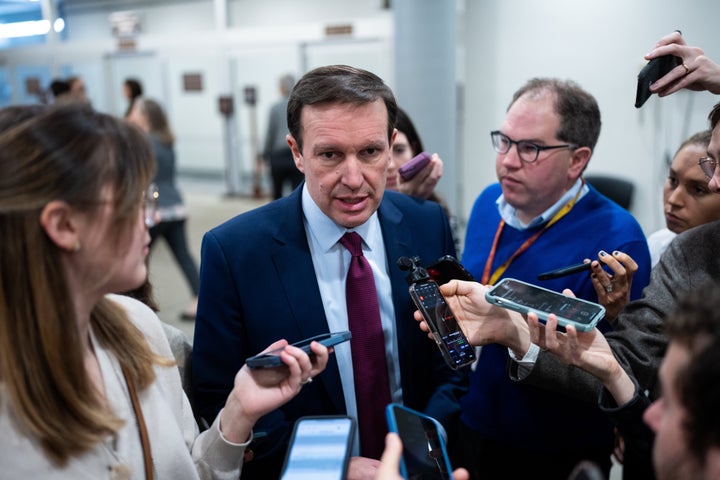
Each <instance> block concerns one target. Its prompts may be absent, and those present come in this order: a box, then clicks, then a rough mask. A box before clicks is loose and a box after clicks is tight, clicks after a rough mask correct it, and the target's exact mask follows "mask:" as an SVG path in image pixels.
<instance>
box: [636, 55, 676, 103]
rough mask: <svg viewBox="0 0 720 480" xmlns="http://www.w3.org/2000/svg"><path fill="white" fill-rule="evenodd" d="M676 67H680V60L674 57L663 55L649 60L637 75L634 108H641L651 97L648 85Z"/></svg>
mask: <svg viewBox="0 0 720 480" xmlns="http://www.w3.org/2000/svg"><path fill="white" fill-rule="evenodd" d="M678 65H682V59H681V58H680V57H676V56H675V55H663V56H662V57H656V58H653V59H652V60H650V61H649V62H648V63H647V65H645V66H644V67H643V69H642V70H640V73H639V74H638V81H637V92H636V93H635V108H640V107H642V106H643V104H644V103H645V102H646V101H647V99H648V98H650V95H652V92H650V85H652V84H653V83H655V82H656V81H658V80H660V79H661V78H662V77H664V76H665V75H667V74H668V73H669V72H670V70H672V69H673V68H675V67H677V66H678Z"/></svg>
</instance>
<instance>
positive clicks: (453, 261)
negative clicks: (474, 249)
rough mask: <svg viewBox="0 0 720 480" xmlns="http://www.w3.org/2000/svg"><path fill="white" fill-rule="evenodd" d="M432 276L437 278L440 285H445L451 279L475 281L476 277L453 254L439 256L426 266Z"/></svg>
mask: <svg viewBox="0 0 720 480" xmlns="http://www.w3.org/2000/svg"><path fill="white" fill-rule="evenodd" d="M425 270H427V272H428V274H429V275H430V278H432V279H433V280H435V281H436V282H437V283H438V285H443V284H445V283H447V282H449V281H450V280H453V279H457V280H466V281H470V282H474V281H475V278H474V277H473V276H472V275H471V274H470V272H468V271H467V270H466V269H465V267H463V266H462V264H461V263H460V262H459V261H458V260H457V258H455V257H453V256H452V255H445V256H444V257H440V258H438V259H437V260H436V261H435V262H433V263H431V264H430V265H428V266H427V267H425Z"/></svg>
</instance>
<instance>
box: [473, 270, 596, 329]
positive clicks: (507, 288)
mask: <svg viewBox="0 0 720 480" xmlns="http://www.w3.org/2000/svg"><path fill="white" fill-rule="evenodd" d="M485 297H486V298H487V300H488V301H489V302H491V303H494V304H496V305H498V306H500V307H504V308H509V309H511V310H516V311H519V312H521V313H523V314H527V313H528V312H535V313H537V314H538V317H539V318H540V320H542V321H545V320H547V317H548V315H549V314H551V313H554V314H555V315H556V316H557V317H558V324H559V325H562V326H566V325H573V326H574V327H575V328H576V329H578V330H580V331H588V330H592V329H593V328H594V327H595V325H597V323H598V322H599V321H600V320H601V319H602V318H603V316H605V308H604V307H603V306H602V305H599V304H597V303H593V302H588V301H586V300H582V299H579V298H572V297H568V296H566V295H563V294H561V293H558V292H554V291H552V290H548V289H545V288H541V287H538V286H535V285H531V284H529V283H525V282H522V281H520V280H515V279H512V278H505V279H503V280H502V281H501V282H500V283H499V284H497V285H496V286H495V287H493V288H492V289H491V290H488V292H487V293H486V294H485Z"/></svg>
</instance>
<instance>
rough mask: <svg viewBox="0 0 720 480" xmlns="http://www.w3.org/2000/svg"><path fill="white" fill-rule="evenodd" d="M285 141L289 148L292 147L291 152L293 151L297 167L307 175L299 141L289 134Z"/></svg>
mask: <svg viewBox="0 0 720 480" xmlns="http://www.w3.org/2000/svg"><path fill="white" fill-rule="evenodd" d="M285 141H286V142H287V144H288V146H289V147H290V151H292V156H293V160H295V166H296V167H297V169H298V170H300V171H301V172H302V173H305V165H303V158H302V152H300V146H299V145H298V143H297V141H296V140H295V137H293V136H292V135H290V134H289V133H288V134H287V135H286V136H285Z"/></svg>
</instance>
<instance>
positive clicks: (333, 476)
mask: <svg viewBox="0 0 720 480" xmlns="http://www.w3.org/2000/svg"><path fill="white" fill-rule="evenodd" d="M354 434H355V421H354V420H353V419H352V418H351V417H348V416H345V415H325V416H316V417H301V418H299V419H298V420H297V422H295V427H294V428H293V433H292V437H291V439H290V447H289V448H288V451H287V454H286V455H285V464H284V466H283V470H282V471H283V473H282V476H281V477H280V478H282V479H283V480H309V479H313V480H314V479H327V480H344V479H345V476H346V475H347V469H348V463H349V461H350V451H351V447H352V441H353V436H354Z"/></svg>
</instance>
